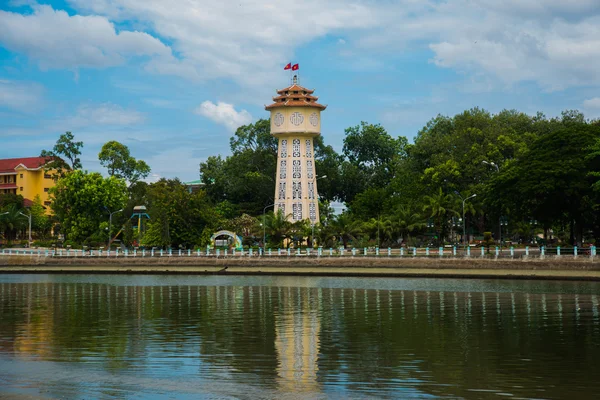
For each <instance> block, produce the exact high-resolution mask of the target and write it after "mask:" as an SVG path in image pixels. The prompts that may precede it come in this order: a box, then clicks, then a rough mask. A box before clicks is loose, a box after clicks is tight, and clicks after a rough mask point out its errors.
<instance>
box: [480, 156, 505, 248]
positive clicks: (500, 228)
mask: <svg viewBox="0 0 600 400" xmlns="http://www.w3.org/2000/svg"><path fill="white" fill-rule="evenodd" d="M482 163H484V164H485V165H490V166H492V167H494V168H496V172H498V173H500V167H498V164H496V163H495V162H493V161H492V162H490V161H486V160H483V161H482ZM500 214H502V210H500ZM501 219H502V215H501V216H500V218H499V219H498V233H499V237H501V236H502V226H501ZM500 248H501V249H502V240H500Z"/></svg>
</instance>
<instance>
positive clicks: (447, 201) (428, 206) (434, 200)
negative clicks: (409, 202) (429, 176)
mask: <svg viewBox="0 0 600 400" xmlns="http://www.w3.org/2000/svg"><path fill="white" fill-rule="evenodd" d="M423 200H424V202H425V205H424V206H423V211H424V212H425V213H427V214H428V215H429V217H430V218H432V219H433V220H434V222H435V225H436V230H437V231H438V232H440V238H439V240H440V241H441V243H443V242H444V238H445V235H446V228H447V219H448V214H452V215H459V213H458V212H457V211H456V210H454V209H453V205H454V204H455V197H454V196H452V195H451V194H444V192H443V191H442V188H440V190H439V191H438V192H437V193H435V194H433V195H431V196H430V195H426V196H425V197H423Z"/></svg>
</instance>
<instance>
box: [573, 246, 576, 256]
mask: <svg viewBox="0 0 600 400" xmlns="http://www.w3.org/2000/svg"><path fill="white" fill-rule="evenodd" d="M573 258H577V246H575V247H573Z"/></svg>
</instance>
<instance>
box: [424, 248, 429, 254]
mask: <svg viewBox="0 0 600 400" xmlns="http://www.w3.org/2000/svg"><path fill="white" fill-rule="evenodd" d="M425 255H426V256H429V247H425Z"/></svg>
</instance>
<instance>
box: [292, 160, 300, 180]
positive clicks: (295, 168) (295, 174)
mask: <svg viewBox="0 0 600 400" xmlns="http://www.w3.org/2000/svg"><path fill="white" fill-rule="evenodd" d="M301 172H302V167H301V166H300V160H294V161H293V163H292V178H294V179H300V178H302V173H301Z"/></svg>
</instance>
